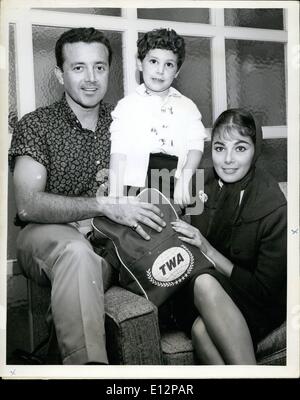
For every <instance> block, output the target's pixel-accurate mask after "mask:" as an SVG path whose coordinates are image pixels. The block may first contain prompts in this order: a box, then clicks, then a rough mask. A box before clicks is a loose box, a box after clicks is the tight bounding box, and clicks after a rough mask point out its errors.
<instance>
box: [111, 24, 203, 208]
mask: <svg viewBox="0 0 300 400" xmlns="http://www.w3.org/2000/svg"><path fill="white" fill-rule="evenodd" d="M137 45H138V60H137V65H138V69H139V71H141V72H142V75H143V81H144V83H143V84H141V85H140V86H138V87H137V89H136V91H135V92H134V93H132V94H129V95H128V96H126V97H125V98H123V99H121V100H120V101H119V102H118V104H117V106H116V108H115V110H114V111H113V112H112V118H113V122H112V124H111V127H110V132H111V159H110V177H109V184H110V192H109V193H110V196H116V197H118V196H122V195H123V193H124V186H134V187H144V186H145V180H146V177H147V170H148V166H149V159H151V157H152V155H155V154H156V155H157V154H159V156H160V160H162V167H164V163H165V162H166V164H168V163H169V160H170V159H171V160H172V159H175V160H176V163H175V168H176V173H175V188H174V194H172V193H171V197H173V198H174V201H175V203H177V204H180V205H181V206H183V207H184V206H187V205H188V204H189V203H190V201H191V199H190V194H189V182H190V179H191V177H192V176H193V174H194V172H195V170H196V168H197V167H198V166H199V163H200V160H201V157H202V153H203V146H204V139H205V138H206V134H205V129H204V126H203V124H202V122H201V114H200V112H199V110H198V109H197V107H196V105H195V104H194V103H193V102H192V101H191V100H190V99H188V98H187V97H185V96H183V95H182V94H181V93H180V92H178V91H177V90H176V89H174V88H173V87H171V85H172V83H173V80H174V79H175V78H176V77H177V76H178V74H179V71H180V67H181V65H182V63H183V61H184V57H185V44H184V39H183V38H182V37H181V36H179V35H177V33H176V32H175V31H174V30H171V29H170V30H169V29H157V30H153V31H151V32H148V33H146V34H145V35H144V36H143V37H142V38H141V39H139V40H138V43H137ZM162 155H163V158H161V156H162ZM164 160H165V161H164Z"/></svg>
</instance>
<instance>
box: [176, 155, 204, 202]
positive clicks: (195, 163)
mask: <svg viewBox="0 0 300 400" xmlns="http://www.w3.org/2000/svg"><path fill="white" fill-rule="evenodd" d="M201 158H202V151H200V150H189V151H188V154H187V160H186V163H185V165H184V167H183V169H182V171H181V174H180V177H179V178H178V179H177V181H176V184H175V189H174V201H175V203H177V204H180V205H182V206H187V205H189V204H190V201H191V197H190V193H189V183H190V180H191V179H192V176H193V175H194V173H195V171H196V169H197V168H198V167H199V164H200V161H201Z"/></svg>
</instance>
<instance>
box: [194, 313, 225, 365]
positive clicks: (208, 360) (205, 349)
mask: <svg viewBox="0 0 300 400" xmlns="http://www.w3.org/2000/svg"><path fill="white" fill-rule="evenodd" d="M192 342H193V345H194V348H195V351H196V354H197V358H198V360H199V361H200V364H202V365H203V364H204V365H223V364H225V362H224V360H223V358H222V356H221V354H220V353H219V351H218V349H217V348H216V346H215V344H214V343H213V342H212V340H211V338H210V336H209V334H208V332H207V330H206V327H205V325H204V322H203V320H202V319H201V318H200V317H198V318H197V319H196V320H195V322H194V324H193V326H192Z"/></svg>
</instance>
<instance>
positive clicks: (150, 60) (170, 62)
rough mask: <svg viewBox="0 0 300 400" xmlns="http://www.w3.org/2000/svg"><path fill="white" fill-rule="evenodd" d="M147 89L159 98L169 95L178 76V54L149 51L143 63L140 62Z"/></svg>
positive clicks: (161, 50)
mask: <svg viewBox="0 0 300 400" xmlns="http://www.w3.org/2000/svg"><path fill="white" fill-rule="evenodd" d="M138 68H139V70H140V71H141V72H142V73H143V80H144V84H145V86H146V88H147V89H148V90H149V91H150V92H152V93H155V94H157V95H159V96H165V95H166V94H167V93H168V90H169V88H170V86H171V85H172V82H173V80H174V78H176V76H177V75H178V73H179V71H178V66H177V54H174V53H173V51H171V50H164V49H153V50H149V51H148V53H147V54H146V56H145V58H144V59H143V61H141V60H138Z"/></svg>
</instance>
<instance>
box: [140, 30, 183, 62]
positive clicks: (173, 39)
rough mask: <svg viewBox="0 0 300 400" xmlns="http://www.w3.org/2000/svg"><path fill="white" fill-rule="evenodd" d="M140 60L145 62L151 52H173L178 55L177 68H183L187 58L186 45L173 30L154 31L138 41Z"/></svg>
mask: <svg viewBox="0 0 300 400" xmlns="http://www.w3.org/2000/svg"><path fill="white" fill-rule="evenodd" d="M137 46H138V58H139V59H140V60H141V61H143V59H144V58H145V56H146V54H147V53H148V51H149V50H153V49H164V50H171V51H173V53H174V54H177V66H178V69H179V68H180V67H181V65H182V64H183V61H184V57H185V43H184V39H183V37H181V36H179V35H177V33H176V32H175V31H174V30H173V29H163V28H161V29H154V30H153V31H150V32H147V33H145V34H144V35H143V36H142V37H141V38H140V39H139V40H138V41H137Z"/></svg>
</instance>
